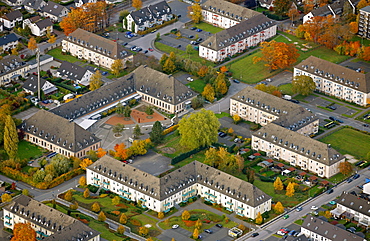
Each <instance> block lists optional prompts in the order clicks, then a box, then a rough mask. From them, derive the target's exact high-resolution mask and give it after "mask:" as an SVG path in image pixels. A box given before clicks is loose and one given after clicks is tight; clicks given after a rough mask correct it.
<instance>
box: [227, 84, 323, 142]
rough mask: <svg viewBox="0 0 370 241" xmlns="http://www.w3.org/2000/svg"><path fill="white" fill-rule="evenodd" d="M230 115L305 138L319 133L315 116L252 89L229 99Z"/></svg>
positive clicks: (298, 106) (299, 107)
mask: <svg viewBox="0 0 370 241" xmlns="http://www.w3.org/2000/svg"><path fill="white" fill-rule="evenodd" d="M230 115H238V116H240V117H241V118H242V119H243V120H247V121H251V122H254V123H257V124H260V125H262V126H265V125H267V124H269V123H271V122H273V123H275V124H277V125H280V126H283V127H285V128H287V129H289V130H292V131H295V132H297V133H300V134H302V135H306V136H309V135H312V134H315V133H317V132H318V131H319V118H317V117H316V115H314V114H312V113H311V112H309V111H307V110H306V109H304V108H303V107H301V106H300V105H297V104H294V103H293V102H290V101H286V100H283V99H281V98H279V97H276V96H274V95H271V94H268V93H266V92H263V91H260V90H257V89H255V88H253V87H246V88H245V89H243V90H241V91H239V92H238V93H236V94H235V95H234V96H232V97H231V98H230Z"/></svg>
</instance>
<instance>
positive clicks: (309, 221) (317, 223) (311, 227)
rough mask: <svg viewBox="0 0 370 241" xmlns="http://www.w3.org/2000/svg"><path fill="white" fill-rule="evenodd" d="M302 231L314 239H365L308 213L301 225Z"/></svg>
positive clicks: (354, 240) (356, 240)
mask: <svg viewBox="0 0 370 241" xmlns="http://www.w3.org/2000/svg"><path fill="white" fill-rule="evenodd" d="M301 233H302V234H304V235H305V236H306V237H307V238H309V239H310V240H312V241H319V240H325V241H365V240H366V239H365V238H362V237H360V236H358V235H356V234H354V233H350V232H348V231H347V230H345V229H342V228H340V227H337V226H335V225H333V224H331V223H328V222H325V221H323V220H321V219H319V218H316V217H313V216H311V215H307V216H306V218H305V219H304V221H303V224H302V227H301Z"/></svg>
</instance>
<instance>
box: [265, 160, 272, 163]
mask: <svg viewBox="0 0 370 241" xmlns="http://www.w3.org/2000/svg"><path fill="white" fill-rule="evenodd" d="M266 161H268V162H270V163H273V162H274V161H273V160H272V159H267V160H266Z"/></svg>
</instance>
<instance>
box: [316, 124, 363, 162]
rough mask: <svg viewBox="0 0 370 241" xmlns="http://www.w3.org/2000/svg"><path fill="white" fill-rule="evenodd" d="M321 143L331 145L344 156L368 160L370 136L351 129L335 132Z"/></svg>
mask: <svg viewBox="0 0 370 241" xmlns="http://www.w3.org/2000/svg"><path fill="white" fill-rule="evenodd" d="M320 141H322V142H325V143H327V144H331V146H332V147H333V148H334V149H336V150H337V151H339V152H340V153H341V154H343V155H344V154H350V155H352V156H355V157H356V158H358V159H366V155H367V153H368V152H369V150H370V135H368V134H365V133H361V132H360V131H357V130H354V129H351V128H343V129H340V130H338V131H335V132H334V133H332V134H330V135H328V136H325V137H324V138H322V139H320ZM348 143H350V145H348Z"/></svg>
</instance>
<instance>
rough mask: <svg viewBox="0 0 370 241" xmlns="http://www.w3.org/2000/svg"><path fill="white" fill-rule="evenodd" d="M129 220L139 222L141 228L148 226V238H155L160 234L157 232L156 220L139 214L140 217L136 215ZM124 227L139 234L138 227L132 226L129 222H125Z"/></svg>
mask: <svg viewBox="0 0 370 241" xmlns="http://www.w3.org/2000/svg"><path fill="white" fill-rule="evenodd" d="M130 220H135V222H140V223H141V226H144V225H150V227H148V229H149V234H148V236H150V237H156V236H158V235H160V234H161V232H160V231H159V230H158V228H157V226H156V223H157V220H156V219H154V218H152V217H149V216H147V215H145V214H141V215H137V216H134V217H132V218H130ZM126 225H127V226H129V227H130V228H131V231H132V232H134V233H137V234H138V233H139V227H140V226H135V225H132V224H131V222H130V221H129V222H127V224H126Z"/></svg>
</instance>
